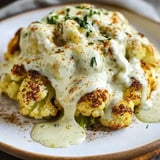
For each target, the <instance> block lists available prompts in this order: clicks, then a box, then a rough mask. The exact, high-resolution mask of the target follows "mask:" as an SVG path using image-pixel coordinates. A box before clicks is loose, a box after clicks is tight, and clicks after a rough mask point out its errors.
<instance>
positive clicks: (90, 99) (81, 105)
mask: <svg viewBox="0 0 160 160" xmlns="http://www.w3.org/2000/svg"><path fill="white" fill-rule="evenodd" d="M108 100H109V94H108V91H107V90H105V89H101V90H100V89H97V90H95V91H92V92H90V93H87V94H85V95H84V96H82V97H81V98H80V99H79V101H78V104H77V110H76V115H78V113H81V114H82V115H83V116H93V117H99V116H101V115H102V114H103V112H104V108H105V106H106V104H107V102H108Z"/></svg>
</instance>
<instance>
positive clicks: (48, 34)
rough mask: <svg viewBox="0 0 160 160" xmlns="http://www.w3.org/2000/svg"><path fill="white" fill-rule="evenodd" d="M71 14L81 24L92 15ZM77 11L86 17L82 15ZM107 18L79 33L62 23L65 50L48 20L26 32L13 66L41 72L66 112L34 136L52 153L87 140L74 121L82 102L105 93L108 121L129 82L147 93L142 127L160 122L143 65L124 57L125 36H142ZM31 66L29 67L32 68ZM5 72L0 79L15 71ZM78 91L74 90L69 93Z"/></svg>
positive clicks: (101, 16) (75, 10)
mask: <svg viewBox="0 0 160 160" xmlns="http://www.w3.org/2000/svg"><path fill="white" fill-rule="evenodd" d="M66 8H67V7H66ZM68 8H70V14H71V15H76V16H79V17H80V18H83V16H85V14H88V12H89V11H87V10H83V11H84V12H82V10H80V9H78V8H74V7H68ZM64 10H65V9H64ZM79 11H81V12H82V13H81V14H78V13H79ZM96 11H97V10H96ZM98 11H100V10H98ZM65 12H66V10H65ZM107 13H108V14H106V15H105V14H103V13H102V12H101V13H100V14H98V13H97V14H94V15H93V16H92V17H88V21H87V22H88V24H87V25H88V28H87V29H86V30H84V29H82V28H80V29H79V25H77V23H75V22H73V20H67V21H65V22H63V23H62V24H61V25H62V26H63V27H62V28H61V31H60V32H61V34H62V35H61V38H63V40H65V42H63V43H66V44H64V45H62V46H57V45H56V44H55V43H54V41H53V39H54V38H57V37H54V36H55V34H53V33H54V32H56V33H57V32H59V31H57V30H56V28H55V27H54V25H49V24H46V18H44V19H43V20H42V21H41V23H34V24H31V25H30V26H29V27H28V28H24V29H23V30H22V32H21V40H20V48H21V54H20V57H19V58H18V59H16V62H15V61H14V62H13V63H12V64H14V63H17V64H19V63H20V62H21V63H22V64H23V65H24V66H25V69H26V70H30V69H32V70H37V71H39V72H40V74H42V75H44V76H47V77H48V79H49V80H50V82H51V84H52V86H53V87H54V88H55V91H56V99H57V100H58V101H59V103H60V104H61V106H63V108H64V115H63V117H62V118H61V119H59V120H57V121H56V122H45V123H40V124H37V125H36V126H35V127H34V129H33V131H32V134H31V136H32V138H33V140H35V141H37V142H39V143H41V144H43V145H46V146H48V147H66V146H69V145H71V144H79V143H82V142H83V141H84V140H85V137H86V134H85V130H84V129H83V128H81V127H80V126H79V124H77V122H76V121H75V119H74V113H75V110H76V106H77V102H78V100H79V99H80V97H81V96H82V95H84V94H86V93H89V92H91V91H94V90H96V89H107V90H108V92H109V95H110V101H109V103H108V106H109V108H106V109H105V113H104V115H103V118H105V119H107V120H109V119H110V118H111V111H112V107H113V106H114V105H115V104H116V103H117V102H118V101H119V100H121V99H122V98H123V90H124V88H127V87H129V86H130V85H131V83H132V81H131V77H134V78H135V79H137V80H138V81H139V82H140V83H141V84H142V87H143V89H142V102H141V107H140V108H139V110H138V114H137V117H138V118H140V119H141V120H142V121H144V122H160V116H159V115H160V102H159V100H158V99H159V96H160V91H159V90H158V91H155V92H154V93H152V95H151V99H149V100H147V101H146V95H147V85H148V83H147V80H146V78H145V74H144V71H143V69H142V68H141V65H140V61H139V60H138V59H135V58H132V59H130V61H128V60H127V58H126V57H125V56H126V55H125V54H126V43H127V42H126V41H127V36H126V34H125V32H128V33H130V34H131V35H132V36H135V37H136V36H138V35H136V32H135V30H134V29H132V28H131V27H130V26H129V25H128V24H127V21H126V20H125V18H124V17H123V16H122V15H121V14H118V13H117V14H118V17H119V18H120V19H121V22H120V23H119V24H113V25H111V24H112V18H111V17H112V15H113V12H107ZM53 15H56V14H55V13H52V14H50V16H53ZM93 20H98V21H99V23H100V25H102V26H103V27H104V26H107V27H109V28H110V29H111V30H114V29H115V28H116V27H117V28H119V30H118V32H117V33H116V32H115V33H114V34H115V35H114V36H115V37H114V38H113V37H112V39H111V40H108V38H106V37H104V36H102V35H101V33H100V32H99V26H98V25H97V24H94V25H93V24H92V21H93ZM59 21H60V22H61V21H64V16H63V15H60V16H59ZM33 30H34V31H33ZM86 31H88V32H90V33H89V34H90V36H89V37H87V38H86ZM100 40H101V41H102V40H104V41H109V43H110V47H111V48H110V49H111V50H112V53H111V54H113V55H109V54H108V49H105V48H104V46H102V47H101V48H100V46H101V45H103V42H100ZM140 40H141V41H142V43H144V44H147V43H149V42H148V41H147V40H146V39H145V38H144V42H143V40H142V39H140ZM74 41H75V42H74ZM89 43H90V44H89ZM91 43H92V44H91ZM106 48H107V47H106ZM92 58H95V60H96V62H94V64H91V59H92ZM28 60H30V61H31V63H28ZM3 68H6V69H4V70H0V73H1V74H2V73H5V72H9V70H10V69H11V68H12V65H10V66H8V67H4V66H3ZM159 83H160V82H159ZM74 87H76V90H75V91H74V92H73V93H70V90H71V89H72V88H74ZM159 88H160V87H159ZM150 101H151V102H150ZM149 102H150V103H149ZM148 104H150V106H149V105H148ZM146 106H147V107H146ZM146 108H147V109H146Z"/></svg>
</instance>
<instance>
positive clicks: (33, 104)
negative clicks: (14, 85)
mask: <svg viewBox="0 0 160 160" xmlns="http://www.w3.org/2000/svg"><path fill="white" fill-rule="evenodd" d="M46 81H47V80H46V79H45V78H44V77H42V76H41V75H40V74H39V73H38V72H36V71H29V72H28V75H27V77H26V78H25V79H24V80H23V82H22V84H21V86H20V89H19V92H18V95H17V100H18V102H19V104H20V111H21V113H22V114H23V115H26V116H30V117H34V118H36V119H40V118H43V117H50V116H55V115H56V114H57V111H58V110H57V108H55V107H54V105H53V104H52V102H51V99H52V98H53V97H54V96H55V92H54V90H53V88H52V87H50V86H49V85H47V82H46Z"/></svg>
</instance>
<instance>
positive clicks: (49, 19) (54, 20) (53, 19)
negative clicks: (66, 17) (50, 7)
mask: <svg viewBox="0 0 160 160" xmlns="http://www.w3.org/2000/svg"><path fill="white" fill-rule="evenodd" d="M47 23H48V24H57V23H58V15H55V16H52V17H47Z"/></svg>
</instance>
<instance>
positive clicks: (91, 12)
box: [89, 8, 101, 17]
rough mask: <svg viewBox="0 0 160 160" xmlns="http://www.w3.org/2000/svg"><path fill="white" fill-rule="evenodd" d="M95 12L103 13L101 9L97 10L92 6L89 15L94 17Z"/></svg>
mask: <svg viewBox="0 0 160 160" xmlns="http://www.w3.org/2000/svg"><path fill="white" fill-rule="evenodd" d="M94 14H98V15H100V14H101V11H96V10H94V9H92V8H91V9H90V10H89V16H90V17H92V16H93V15H94Z"/></svg>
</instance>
